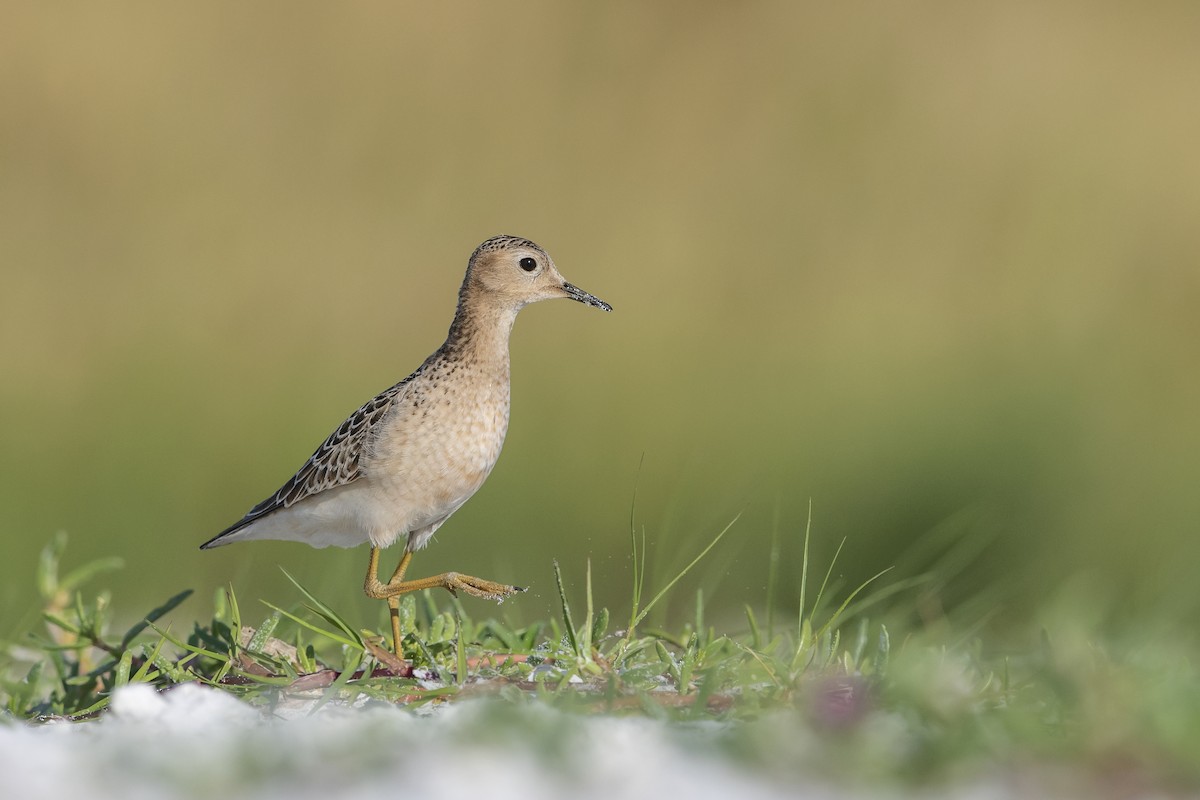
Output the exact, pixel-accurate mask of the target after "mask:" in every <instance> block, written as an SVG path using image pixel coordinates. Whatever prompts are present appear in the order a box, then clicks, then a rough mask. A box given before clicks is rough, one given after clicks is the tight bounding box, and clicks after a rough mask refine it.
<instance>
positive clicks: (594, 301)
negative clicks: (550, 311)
mask: <svg viewBox="0 0 1200 800" xmlns="http://www.w3.org/2000/svg"><path fill="white" fill-rule="evenodd" d="M562 290H563V292H564V293H565V294H566V296H567V297H569V298H571V299H572V300H578V301H579V302H581V303H583V304H584V305H585V306H595V307H596V308H599V309H602V310H604V311H612V306H610V305H609V304H608V303H606V302H604V301H603V300H601V299H600V298H599V297H596V296H595V295H593V294H588V293H587V292H585V291H584V290H583V289H580V288H579V287H578V286H573V285H571V284H569V283H567V282H566V281H563V285H562Z"/></svg>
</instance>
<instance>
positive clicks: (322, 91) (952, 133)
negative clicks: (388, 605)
mask: <svg viewBox="0 0 1200 800" xmlns="http://www.w3.org/2000/svg"><path fill="white" fill-rule="evenodd" d="M3 18H4V19H3V24H2V25H0V109H2V110H0V270H2V285H0V380H2V384H0V437H2V439H0V444H2V446H0V478H2V480H0V532H2V533H3V536H4V537H5V541H6V543H7V547H6V552H5V554H4V558H3V560H2V562H0V599H2V601H3V612H2V614H3V618H2V620H0V633H10V632H11V631H13V630H14V629H15V628H16V627H18V626H20V625H21V624H25V623H27V622H28V620H29V619H30V614H31V613H32V612H33V611H34V610H35V609H36V608H37V598H36V593H35V591H34V585H33V566H34V564H35V562H36V559H37V552H38V550H39V549H40V548H41V547H42V546H43V545H44V544H45V543H46V542H47V541H48V540H49V539H50V537H51V536H52V535H53V534H54V533H55V531H59V530H65V531H67V532H68V534H69V535H70V549H69V551H68V561H69V562H74V563H79V562H82V561H84V560H85V559H89V558H93V557H98V556H104V555H119V556H122V557H123V558H125V559H126V564H127V566H126V568H125V569H124V571H122V572H121V573H119V575H118V576H117V577H116V578H115V579H114V580H113V582H112V585H113V588H114V590H115V593H116V598H115V602H116V603H117V604H118V605H119V606H120V607H122V608H124V609H126V610H127V611H128V613H131V614H134V613H137V612H139V611H142V610H144V608H148V607H149V605H151V604H153V603H155V602H157V601H159V600H161V599H164V598H165V597H167V596H168V595H170V594H172V593H174V592H175V591H178V590H179V589H181V588H183V587H192V588H195V589H197V590H198V595H197V597H196V598H195V599H193V600H191V601H189V603H188V605H186V606H184V607H183V609H182V612H183V613H184V615H185V616H186V615H188V614H194V615H196V616H200V615H204V614H207V613H208V610H209V609H208V602H209V601H208V598H209V597H210V596H211V593H212V592H213V591H214V589H215V588H216V587H219V586H221V585H223V584H225V583H227V582H231V583H232V584H233V586H234V587H235V588H236V589H237V591H238V593H239V596H241V597H242V598H243V605H244V606H245V605H247V604H249V605H250V606H251V608H252V610H251V611H250V612H248V613H249V615H250V616H251V617H254V616H256V615H257V614H258V613H259V612H258V611H254V610H253V609H254V608H260V607H259V606H258V605H257V602H256V601H257V599H258V598H269V599H272V600H274V601H276V602H288V598H292V597H294V596H295V591H294V590H293V589H291V588H290V587H289V586H288V585H287V584H286V582H285V580H284V578H283V577H282V575H281V574H280V571H279V569H278V568H277V565H282V566H284V567H286V568H287V569H288V570H289V571H291V572H292V573H293V574H295V575H296V576H297V577H298V578H299V579H300V580H301V581H303V582H305V583H306V584H307V585H309V586H310V588H312V589H313V590H314V591H316V592H317V593H318V594H319V595H321V596H322V597H323V598H324V599H325V600H327V601H328V602H330V603H331V604H333V605H335V606H336V607H339V608H343V609H346V610H347V611H350V610H352V609H353V608H355V604H358V605H360V606H361V608H362V620H363V624H366V625H372V624H376V622H377V619H378V617H377V615H378V614H379V609H378V608H377V606H382V604H379V603H372V602H370V601H367V600H366V599H365V598H363V597H362V596H361V588H360V586H361V578H362V572H363V569H364V566H365V560H366V552H365V550H363V549H360V550H352V551H340V550H325V551H314V550H311V549H309V548H307V547H304V546H302V545H297V544H286V543H250V544H241V545H235V546H231V547H228V548H224V549H221V550H218V551H213V552H206V553H201V552H200V551H198V550H197V549H196V548H197V545H199V544H200V543H201V542H203V541H204V540H206V539H207V538H209V537H210V536H212V535H213V534H215V533H216V532H217V531H219V530H221V529H222V528H223V527H225V526H226V525H228V524H230V523H231V522H233V521H235V520H236V519H238V518H239V517H240V516H241V515H242V514H243V513H244V512H245V511H246V510H247V509H248V508H249V507H250V506H251V505H252V504H254V503H255V502H257V501H258V500H260V499H262V498H263V497H265V496H267V495H268V494H269V493H271V492H272V491H274V490H275V489H276V488H277V487H278V486H279V484H280V483H282V482H283V480H284V479H286V478H287V477H288V476H289V475H290V474H291V473H292V471H293V470H294V469H295V468H297V467H298V466H299V465H300V464H301V463H302V462H303V460H304V459H305V458H306V457H307V456H308V455H309V454H310V453H311V452H312V450H313V448H315V446H316V445H317V444H318V443H319V442H320V441H321V440H322V439H323V438H324V436H325V435H326V434H327V433H328V432H329V431H330V430H331V429H332V428H333V427H334V426H335V425H336V424H337V423H338V422H340V421H341V420H342V418H343V417H344V416H345V415H346V414H347V413H349V412H350V411H352V410H353V409H354V408H356V407H357V406H358V405H359V404H360V403H361V402H362V401H364V400H365V399H366V398H368V397H370V396H371V395H372V394H374V393H375V392H377V391H379V390H380V389H382V388H384V387H386V386H388V385H390V384H391V383H393V382H394V381H396V380H397V379H399V378H401V377H403V376H405V375H407V374H408V373H409V372H410V371H411V370H412V369H413V368H414V367H416V365H417V364H419V363H420V361H421V360H422V359H423V358H424V357H425V356H426V355H427V354H428V353H429V352H430V351H432V350H433V349H434V348H435V347H436V346H437V345H438V344H439V343H440V342H441V340H442V337H443V336H444V334H445V330H446V327H447V326H448V325H449V322H450V317H451V314H452V312H453V308H454V300H455V292H456V290H457V288H458V284H459V281H460V280H461V277H462V271H463V268H464V266H465V263H466V258H467V256H468V254H469V253H470V252H471V250H472V248H474V247H475V245H476V244H478V243H479V242H480V241H481V240H483V239H484V238H486V237H488V236H491V235H494V234H496V233H513V234H517V235H521V236H527V237H529V238H532V239H534V240H535V241H538V242H539V243H541V244H542V245H543V246H545V247H546V248H547V249H548V250H549V251H550V253H551V254H552V255H553V256H554V258H555V260H556V261H557V263H558V264H559V266H560V268H561V270H562V272H563V274H564V275H566V277H567V278H568V280H571V281H572V282H575V283H577V284H578V285H580V286H582V287H583V288H585V289H587V290H589V291H591V292H594V293H595V294H597V295H598V296H600V297H602V298H604V299H606V300H608V301H609V302H611V303H612V304H613V305H614V306H615V308H616V311H615V313H614V314H612V315H604V314H600V313H597V312H595V311H594V310H589V309H584V308H582V307H580V306H578V305H576V304H569V303H565V302H564V303H547V304H541V305H538V306H535V307H533V308H530V309H528V310H526V311H525V312H524V313H523V314H522V316H521V319H520V320H519V321H518V323H517V327H516V330H515V334H514V339H513V348H512V349H513V377H514V388H513V420H512V425H511V428H510V430H509V438H508V444H507V447H506V449H505V452H504V456H503V457H502V458H501V460H500V464H499V466H498V467H497V469H496V471H495V472H494V473H493V475H492V477H491V479H490V481H489V482H488V483H487V485H486V486H485V487H484V489H483V490H482V491H481V492H480V493H479V494H478V495H477V496H476V497H475V499H474V500H473V501H472V502H471V503H469V504H468V505H467V506H466V507H465V508H464V509H463V510H462V511H460V512H459V513H458V514H457V515H456V516H455V517H454V518H453V519H452V520H451V522H450V523H448V524H447V525H446V526H445V527H444V528H442V530H441V532H440V533H439V535H438V537H437V539H436V540H435V542H434V544H433V546H432V547H430V548H429V549H428V550H426V551H424V552H423V553H421V554H420V555H419V557H418V558H417V560H416V562H415V566H414V568H413V570H412V575H413V576H419V575H425V574H433V573H434V572H438V571H443V570H447V569H457V570H461V571H464V572H469V573H471V574H476V575H481V576H483V577H489V578H496V579H502V580H507V581H512V582H515V583H521V584H530V585H531V586H532V587H533V588H532V590H531V592H530V593H529V594H527V595H525V596H523V597H521V598H519V600H517V601H516V602H511V603H509V604H506V605H505V606H504V608H503V609H501V611H502V612H503V613H504V614H505V615H506V616H507V617H508V618H509V619H510V620H514V621H520V620H529V619H533V618H538V617H543V616H544V615H546V614H547V613H550V611H551V610H552V609H553V608H554V606H555V603H556V599H555V594H554V588H553V586H554V584H553V577H552V572H551V566H550V565H551V559H552V558H557V559H559V561H560V562H562V563H563V565H564V568H565V570H566V572H567V574H568V575H569V576H570V579H571V581H572V583H573V584H574V585H575V587H576V589H578V588H579V586H580V584H581V581H582V575H583V567H584V562H585V559H586V558H588V557H590V558H591V559H592V563H593V569H594V578H595V582H596V587H597V595H598V600H599V602H602V603H606V604H609V605H611V606H613V607H614V609H620V608H625V607H627V606H626V605H625V604H626V603H627V599H628V594H629V565H628V541H629V534H628V530H629V527H628V521H629V516H630V505H631V502H632V500H633V496H634V489H635V485H636V487H637V515H638V520H639V524H644V525H645V529H646V533H647V537H648V540H649V552H650V557H651V562H652V563H651V569H650V578H649V580H650V583H651V584H652V585H653V586H654V587H655V588H657V586H660V585H661V582H662V581H663V580H664V579H665V577H666V576H667V575H668V574H669V573H670V572H671V571H672V570H673V569H677V568H678V567H680V566H682V564H684V563H686V561H687V560H688V559H689V558H690V556H691V555H692V554H694V553H695V552H696V551H697V550H698V549H699V548H700V547H701V546H702V544H703V543H704V542H705V541H707V540H708V539H709V538H711V536H712V535H713V534H715V533H716V531H718V530H719V529H720V528H721V527H722V526H723V525H724V524H725V523H726V522H727V521H728V520H729V519H731V518H732V517H733V516H734V514H736V513H737V512H738V511H739V510H743V511H744V513H743V516H742V518H741V520H740V521H739V522H738V524H737V525H736V526H735V527H734V528H733V530H732V531H731V533H730V534H729V536H728V537H727V539H726V540H725V541H724V542H723V543H722V544H721V546H720V547H719V549H718V550H717V551H715V552H714V554H713V555H712V557H711V558H710V559H709V560H708V561H707V562H705V563H704V565H703V567H702V568H700V569H699V571H698V572H697V573H696V575H695V580H693V581H691V583H690V584H689V585H688V588H685V589H683V590H682V591H681V592H680V593H679V594H677V595H676V596H675V598H674V601H673V604H672V606H671V608H670V609H669V610H668V613H672V614H683V613H686V612H687V610H688V608H689V607H690V604H691V602H692V600H691V597H692V595H691V592H692V590H693V589H694V588H695V587H696V586H704V587H705V589H706V593H707V597H708V601H709V603H710V607H713V608H717V609H723V610H724V611H725V612H727V613H728V614H729V615H731V616H733V615H740V608H741V604H742V603H745V602H749V603H753V604H761V603H762V602H763V601H764V599H765V597H766V592H765V588H764V587H765V583H766V575H767V561H768V556H769V553H770V549H771V537H772V531H773V530H777V531H778V533H779V541H780V546H781V549H782V559H783V560H782V562H781V563H782V578H783V584H782V586H781V592H780V595H779V599H780V603H781V605H787V604H790V603H791V602H792V599H793V597H794V595H795V592H796V584H795V578H796V576H797V575H798V572H799V560H798V557H799V552H800V550H799V541H800V536H801V534H802V532H803V529H804V520H805V517H806V514H807V506H808V503H809V500H810V498H811V500H812V503H813V508H814V528H813V532H814V543H813V556H814V559H815V561H816V563H817V564H819V565H820V566H821V568H822V569H823V568H824V565H825V564H826V563H827V562H828V559H829V558H830V557H832V554H833V552H834V549H835V548H836V546H837V543H838V542H839V541H840V540H841V539H842V538H843V537H846V538H847V543H846V546H845V549H844V551H843V553H842V555H841V557H840V560H839V561H838V565H837V569H836V570H835V578H837V579H839V580H841V581H843V582H844V585H852V584H856V583H857V582H859V581H861V580H863V579H865V578H866V577H867V576H869V575H871V574H873V573H874V572H876V571H878V570H879V569H881V568H883V567H885V566H888V565H892V564H895V565H897V567H898V569H897V571H896V572H895V573H893V575H894V576H895V577H903V576H905V575H912V574H916V573H918V572H920V571H922V570H923V569H925V568H926V567H928V565H929V563H930V562H931V561H935V560H936V559H937V558H938V557H939V556H938V554H939V553H941V552H943V551H945V550H946V549H947V548H949V550H950V552H951V555H950V556H949V557H948V558H947V560H946V561H945V562H944V565H943V566H945V567H946V568H947V571H948V572H953V573H954V576H953V579H951V580H948V581H945V582H939V583H936V584H934V585H932V586H930V587H928V588H927V589H926V590H925V591H924V592H923V593H922V596H921V598H920V599H919V601H918V602H912V599H911V598H912V595H911V594H910V595H908V597H909V598H910V600H909V604H910V607H912V608H915V609H917V610H918V611H919V612H920V615H921V616H922V617H923V618H925V620H926V621H928V620H930V619H936V618H937V617H938V616H939V615H940V614H941V613H942V612H949V613H951V614H953V613H955V612H956V610H961V609H964V608H971V609H973V610H972V611H971V613H972V614H977V613H978V612H979V610H980V609H981V608H983V607H985V606H986V608H988V609H990V610H993V611H997V612H998V614H996V615H995V616H994V617H993V618H992V622H993V624H995V625H998V626H1006V625H1007V626H1010V627H1011V626H1012V625H1014V624H1022V623H1023V622H1024V621H1026V620H1028V619H1030V618H1031V616H1033V615H1036V613H1038V610H1039V609H1041V608H1043V607H1044V606H1045V605H1046V604H1048V603H1053V602H1055V598H1056V597H1057V596H1059V595H1060V594H1061V593H1062V592H1064V591H1068V592H1069V591H1076V589H1071V588H1070V587H1084V589H1080V590H1078V591H1081V592H1082V595H1080V596H1085V597H1086V598H1087V604H1088V605H1087V608H1086V609H1085V610H1086V613H1087V614H1089V615H1091V619H1090V620H1089V621H1090V622H1099V623H1109V622H1114V621H1118V620H1120V619H1129V618H1138V617H1139V616H1146V615H1152V616H1155V617H1156V618H1159V619H1162V618H1169V619H1175V620H1184V619H1186V618H1187V615H1188V614H1191V613H1194V612H1195V611H1196V610H1197V609H1196V606H1197V603H1198V599H1200V593H1198V592H1197V590H1196V583H1195V579H1194V573H1195V570H1196V566H1195V565H1196V564H1197V563H1198V562H1200V537H1198V536H1197V535H1196V534H1197V520H1198V519H1200V491H1198V489H1200V413H1198V409H1200V368H1198V366H1200V365H1198V358H1197V355H1198V354H1197V350H1198V343H1200V226H1198V225H1197V211H1198V210H1200V149H1198V147H1197V142H1200V103H1197V96H1196V87H1197V86H1200V48H1197V47H1196V46H1195V31H1196V30H1198V29H1200V6H1198V5H1196V4H1193V3H1184V2H1179V3H1151V4H1116V3H1101V4H1095V3H1050V4H1044V3H1032V2H1028V3H1026V2H1018V3H1012V4H991V6H987V5H974V4H972V5H959V4H941V3H907V4H900V5H888V4H852V5H850V6H844V5H841V4H832V5H831V4H800V3H788V2H775V3H680V2H668V3H640V2H616V3H604V4H579V5H575V4H560V3H553V2H539V3H522V4H506V3H498V4H478V5H470V6H463V5H461V4H454V5H441V6H439V5H436V4H435V5H430V4H415V3H412V4H394V3H344V4H327V3H255V4H244V3H205V4H199V5H192V6H181V5H179V4H153V3H129V4H120V3H105V4H98V5H96V4H68V5H63V4H49V3H29V4H10V5H8V6H6V8H5V10H4V12H3ZM639 464H641V466H640V468H639ZM396 555H397V553H391V554H389V560H391V559H392V558H394V557H395V556H396ZM950 567H953V569H950ZM892 579H894V578H891V577H889V580H892ZM466 602H467V603H476V602H477V601H473V600H467V601H466ZM260 610H263V611H265V609H260ZM478 613H480V614H485V613H489V612H488V610H487V609H486V608H485V607H483V606H479V607H478Z"/></svg>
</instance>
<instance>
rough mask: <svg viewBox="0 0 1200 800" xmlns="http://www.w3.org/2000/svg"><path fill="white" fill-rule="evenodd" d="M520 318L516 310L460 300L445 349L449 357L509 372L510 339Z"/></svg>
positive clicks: (444, 345) (443, 347)
mask: <svg viewBox="0 0 1200 800" xmlns="http://www.w3.org/2000/svg"><path fill="white" fill-rule="evenodd" d="M516 319H517V312H516V310H515V309H506V308H490V307H487V306H477V305H471V304H467V303H460V304H459V307H458V311H457V312H456V313H455V315H454V322H452V323H451V324H450V333H449V334H448V335H447V336H446V343H445V344H443V345H442V351H443V352H444V353H445V355H446V356H447V357H448V358H451V359H454V360H457V361H461V362H464V363H465V364H470V365H477V366H485V365H488V366H495V367H496V368H498V369H501V370H503V372H504V373H505V374H507V373H508V338H509V335H510V334H511V333H512V327H513V323H514V322H515V321H516Z"/></svg>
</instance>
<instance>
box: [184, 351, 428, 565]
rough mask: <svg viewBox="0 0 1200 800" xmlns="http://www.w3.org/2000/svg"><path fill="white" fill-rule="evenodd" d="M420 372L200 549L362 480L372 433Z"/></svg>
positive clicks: (361, 413) (370, 404)
mask: <svg viewBox="0 0 1200 800" xmlns="http://www.w3.org/2000/svg"><path fill="white" fill-rule="evenodd" d="M419 373H420V370H418V371H417V372H415V373H413V374H412V375H409V376H408V377H407V378H405V379H404V380H402V381H401V382H400V383H397V384H396V385H395V386H393V387H391V388H390V389H387V390H386V391H384V392H382V393H381V394H379V395H376V396H375V397H373V398H371V399H370V400H368V401H367V402H366V403H365V404H364V405H363V406H362V407H361V408H359V409H358V410H357V411H355V412H354V413H353V414H351V415H350V416H349V417H348V418H347V419H346V421H345V422H343V423H342V424H341V425H339V426H338V428H337V430H335V431H334V432H333V433H331V434H329V437H328V438H327V439H325V441H324V442H322V443H321V446H320V447H318V448H317V451H316V452H315V453H313V454H312V455H311V456H309V458H308V460H307V461H305V462H304V466H302V467H301V468H300V469H299V470H298V471H297V472H296V474H295V475H293V476H292V477H290V478H288V480H287V482H286V483H285V484H283V486H280V487H279V490H278V491H276V492H275V494H273V495H271V496H270V497H268V498H267V499H266V500H263V501H262V502H261V503H259V504H258V505H256V506H255V507H254V508H252V509H250V510H249V511H247V512H246V516H244V517H242V518H241V519H240V520H238V521H237V522H235V523H234V524H233V525H230V526H229V527H228V528H226V529H225V530H223V531H221V532H220V533H218V534H217V535H216V536H214V537H213V538H212V539H209V540H208V541H207V542H205V543H204V544H202V545H200V548H201V549H207V548H209V547H216V546H217V545H219V544H224V542H222V541H220V540H221V539H223V538H224V537H226V536H228V535H229V534H231V533H235V532H237V531H239V530H241V529H242V528H244V527H246V526H247V525H249V524H250V523H252V522H254V521H256V520H259V519H262V518H263V517H265V516H267V515H268V514H270V513H271V512H273V511H278V510H279V509H281V508H287V507H288V506H291V505H295V504H296V503H299V502H300V501H301V500H303V499H305V498H307V497H312V496H313V495H316V494H320V493H321V492H324V491H328V490H329V489H334V488H336V487H338V486H345V485H346V484H348V483H353V482H354V481H356V480H358V479H359V478H360V477H362V458H363V456H364V454H365V453H366V451H367V448H368V446H369V445H370V442H371V431H372V429H373V428H374V427H375V425H376V424H377V423H378V422H379V421H380V420H381V419H383V417H384V416H385V415H386V414H387V412H388V410H389V409H391V408H392V407H393V406H394V405H395V404H396V402H397V400H398V399H399V398H401V397H402V395H403V394H404V389H405V387H406V386H407V385H408V383H409V382H410V381H412V379H413V378H415V377H416V376H417V375H418V374H419Z"/></svg>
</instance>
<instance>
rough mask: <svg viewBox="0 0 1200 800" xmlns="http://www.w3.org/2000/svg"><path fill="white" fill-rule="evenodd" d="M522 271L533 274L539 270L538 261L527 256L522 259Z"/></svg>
mask: <svg viewBox="0 0 1200 800" xmlns="http://www.w3.org/2000/svg"><path fill="white" fill-rule="evenodd" d="M521 269H523V270H525V271H526V272H533V271H534V270H535V269H537V260H536V259H533V258H530V257H529V256H525V257H524V258H522V259H521Z"/></svg>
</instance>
